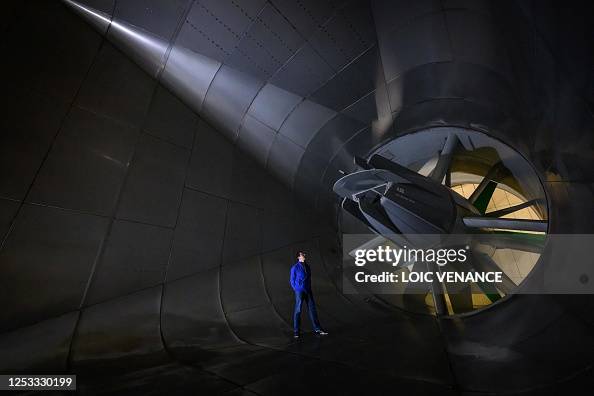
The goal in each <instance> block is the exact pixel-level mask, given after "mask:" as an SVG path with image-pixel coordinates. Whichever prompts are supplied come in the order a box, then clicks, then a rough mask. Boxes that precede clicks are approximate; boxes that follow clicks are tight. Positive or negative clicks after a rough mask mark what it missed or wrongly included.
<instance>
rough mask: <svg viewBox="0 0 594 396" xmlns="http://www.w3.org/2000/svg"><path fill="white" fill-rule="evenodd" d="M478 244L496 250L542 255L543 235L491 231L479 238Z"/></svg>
mask: <svg viewBox="0 0 594 396" xmlns="http://www.w3.org/2000/svg"><path fill="white" fill-rule="evenodd" d="M478 242H479V243H481V244H486V245H489V246H492V247H494V248H497V249H512V250H519V251H522V252H529V253H542V249H543V248H544V242H545V235H544V234H528V233H525V232H513V231H492V232H489V233H488V234H485V237H484V238H479V239H478Z"/></svg>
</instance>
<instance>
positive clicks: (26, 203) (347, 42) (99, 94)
mask: <svg viewBox="0 0 594 396" xmlns="http://www.w3.org/2000/svg"><path fill="white" fill-rule="evenodd" d="M65 3H66V6H67V7H68V8H70V9H73V10H74V11H75V12H74V13H69V12H68V11H67V10H66V7H63V6H62V5H60V4H57V2H40V1H38V2H35V1H33V2H28V3H26V4H25V5H19V12H18V13H17V14H15V15H26V16H27V19H26V20H27V23H25V22H24V21H25V19H22V17H20V18H21V19H18V18H15V20H14V21H9V22H8V24H7V25H6V34H5V37H6V40H4V41H5V42H3V44H2V45H3V47H2V48H3V50H4V51H5V52H6V53H10V54H14V56H11V57H7V58H8V59H7V61H6V63H5V64H3V65H2V66H1V68H2V70H3V72H5V73H4V74H5V75H7V76H11V78H9V80H10V81H8V82H7V91H6V92H7V95H6V97H8V98H10V100H6V101H4V102H3V109H5V114H6V116H4V117H2V120H1V121H0V122H1V123H2V129H3V133H2V135H1V137H0V139H2V140H1V144H0V154H1V156H0V162H1V165H2V166H1V167H0V196H1V198H2V200H1V201H0V203H1V205H0V213H1V217H0V219H1V220H2V223H0V224H2V227H3V228H2V231H5V230H6V231H7V230H10V231H9V232H8V234H7V236H6V239H5V241H3V242H2V247H1V249H0V264H1V267H2V277H1V278H0V279H1V280H0V282H1V283H2V290H4V293H5V294H6V298H5V299H3V302H4V304H3V312H4V316H3V320H2V322H1V326H0V327H1V331H2V333H1V334H0V345H2V349H1V351H0V354H1V355H0V356H1V357H2V358H1V359H0V361H2V362H6V361H10V359H9V358H8V357H11V356H14V355H15V354H19V353H20V354H21V357H23V356H25V355H27V356H30V359H29V360H16V361H15V364H14V365H13V366H12V367H9V368H11V369H14V368H16V369H22V370H35V369H36V368H39V367H42V368H43V369H55V370H63V369H66V370H71V371H75V372H79V373H81V376H82V375H83V374H84V373H87V374H88V372H91V371H90V370H93V369H94V368H97V367H101V368H103V369H105V372H106V373H108V374H105V376H104V381H101V382H100V383H96V382H93V379H92V378H90V377H87V381H88V382H86V383H87V384H88V385H87V386H86V387H85V388H83V389H84V392H85V393H93V392H94V389H95V388H94V387H95V386H98V385H100V386H101V387H102V388H103V389H106V390H107V391H113V392H117V391H121V390H122V389H121V388H118V386H119V385H118V384H121V383H122V381H124V382H126V383H127V384H129V385H128V386H129V388H130V389H133V390H138V391H140V392H143V391H148V390H149V389H150V390H155V389H158V390H162V391H165V390H166V389H179V390H180V391H181V392H183V391H185V392H186V393H187V392H189V391H193V390H196V389H200V390H205V391H206V392H207V393H208V391H211V392H212V393H215V392H223V391H229V390H232V389H235V392H237V393H239V394H241V393H242V392H255V393H257V394H278V393H279V392H283V391H286V383H287V381H290V379H292V378H294V377H295V376H299V377H300V378H301V379H302V381H301V382H300V385H301V387H296V388H295V389H294V391H295V392H300V391H310V392H313V391H312V390H311V389H312V388H313V387H314V386H318V387H317V388H316V389H317V390H318V391H320V392H322V393H325V394H330V393H331V392H332V391H339V392H341V393H342V394H349V393H350V394H361V393H367V394H373V393H382V394H385V393H386V392H387V391H394V389H398V390H402V391H403V392H409V393H413V392H415V393H425V394H430V393H435V394H450V393H451V394H461V393H462V394H473V393H476V392H488V391H490V390H494V391H496V392H525V393H527V394H530V393H531V392H532V393H533V394H541V393H542V392H549V393H553V394H554V393H555V392H557V393H560V392H561V391H563V390H566V391H568V392H569V393H571V392H573V393H575V394H578V393H577V391H579V390H580V389H581V388H580V387H581V386H584V385H587V384H589V383H590V385H591V381H592V371H591V366H592V358H593V356H592V353H591V351H592V341H593V340H592V335H591V334H592V332H591V330H592V321H591V315H590V314H589V313H590V312H591V309H592V303H591V299H589V297H580V300H576V299H575V298H571V296H569V297H568V298H562V297H558V298H545V297H539V296H534V297H529V298H528V297H525V298H514V299H511V300H509V301H506V302H504V303H501V304H498V305H496V306H494V307H492V309H489V310H486V311H484V312H481V313H478V314H476V315H475V316H470V317H465V318H458V319H455V320H450V319H444V320H440V321H439V322H438V321H436V319H435V318H433V317H429V316H424V315H416V314H415V315H413V314H408V313H406V312H402V311H399V310H396V309H394V308H393V307H390V306H389V305H387V304H385V303H384V302H382V301H380V300H378V299H376V298H374V297H373V296H370V297H361V296H345V295H342V293H340V289H339V287H338V286H337V281H338V280H339V276H340V275H339V268H340V257H339V256H338V254H337V252H338V251H339V249H338V248H337V245H336V240H335V238H336V235H335V230H334V229H333V228H332V227H333V226H335V223H332V224H331V225H328V224H327V223H326V219H327V218H331V219H332V222H334V220H335V219H336V215H337V213H336V203H337V202H336V197H335V195H333V194H332V193H331V190H330V189H331V186H332V184H333V183H334V181H335V180H337V179H338V178H339V177H341V173H340V171H347V172H348V171H351V170H353V168H354V165H353V164H352V157H353V155H361V156H365V155H367V154H368V153H369V152H370V151H371V150H372V149H373V148H374V147H376V146H377V145H379V144H381V143H383V142H386V141H388V140H390V139H391V138H392V137H394V136H396V135H401V134H404V133H407V132H409V131H412V130H415V129H420V128H427V127H430V126H450V125H451V126H463V127H470V128H476V129H480V130H485V131H486V132H488V133H489V134H491V135H493V136H495V137H497V138H499V139H501V140H503V141H504V142H506V143H507V144H509V145H511V146H513V147H514V148H516V149H517V150H518V151H520V152H521V153H522V154H523V155H524V156H525V157H526V158H527V159H528V160H529V161H531V162H532V163H533V164H534V165H535V167H536V170H537V172H538V174H539V176H540V177H541V178H542V179H543V180H546V184H545V186H546V189H547V192H548V194H549V197H548V198H549V200H550V202H549V206H550V208H551V213H550V227H551V231H552V232H567V233H571V232H578V231H579V232H591V230H592V227H591V225H592V224H593V223H592V221H591V219H592V217H593V215H594V210H593V208H592V205H591V202H593V200H592V194H593V189H592V182H593V177H594V176H593V172H592V166H591V158H592V155H591V154H592V149H591V147H592V134H591V131H592V126H593V124H594V122H593V119H592V98H591V95H590V92H591V90H589V89H588V88H587V87H589V86H590V85H588V84H591V76H590V73H589V70H591V66H592V63H591V59H590V58H587V57H586V56H585V55H584V53H589V52H591V51H590V49H591V44H588V43H587V42H584V37H589V35H588V34H587V33H588V32H589V33H591V25H587V24H585V23H584V18H580V15H582V14H584V12H583V11H584V10H583V9H582V8H581V6H578V5H577V4H573V3H571V2H570V3H571V4H569V3H568V4H567V5H568V7H563V11H562V12H560V13H559V14H558V18H559V19H555V18H552V15H556V14H555V12H554V7H551V6H548V5H544V6H542V7H541V6H539V5H537V4H532V3H528V2H521V1H520V2H509V3H506V4H505V6H500V7H494V6H493V5H494V4H493V3H492V2H486V1H472V2H471V1H443V2H437V1H414V2H410V1H379V0H378V1H372V2H366V1H351V2H329V1H301V2H295V1H289V0H287V1H284V0H282V1H281V0H272V1H269V2H266V1H214V0H212V1H194V2H185V1H181V2H168V1H167V2H165V1H152V2H149V3H145V2H143V5H146V7H141V6H136V4H140V2H135V1H134V2H132V1H131V2H126V1H124V0H121V1H117V2H112V1H80V2H72V1H70V2H68V1H67V2H65ZM564 5H565V4H564ZM580 11H581V12H580ZM370 12H371V13H372V15H373V19H371V18H370V17H369V13H370ZM50 15H51V16H54V18H50V17H49V16H50ZM76 15H78V16H82V18H83V19H84V20H86V21H88V22H90V24H91V26H92V27H93V28H95V29H97V31H98V32H99V34H97V33H94V32H93V30H92V29H91V28H89V27H87V26H85V25H84V24H83V23H82V22H81V21H80V20H79V18H78V17H77V16H76ZM112 15H113V16H114V17H113V19H112ZM54 21H56V22H54ZM568 26H576V31H577V32H580V33H579V34H577V33H575V31H573V30H571V29H568ZM65 27H68V28H67V29H66V28H65ZM502 27H504V28H502ZM102 35H105V36H106V37H105V38H103V36H102ZM590 36H591V35H590ZM106 40H108V41H106ZM573 44H575V45H573ZM589 45H590V46H589ZM116 47H117V48H119V50H118V49H117V48H116ZM25 49H26V50H25ZM122 51H123V52H122ZM127 57H130V58H131V59H132V60H133V61H134V62H136V63H137V64H138V65H139V66H140V67H138V66H137V65H135V64H134V63H133V61H131V60H129V59H127ZM577 58H579V59H585V60H584V62H567V59H577ZM275 59H276V61H275ZM589 59H590V60H589ZM436 62H438V63H436ZM588 62H590V63H588ZM568 63H569V64H568ZM39 65H44V67H40V66H39ZM154 78H156V80H157V81H155V79H154ZM175 97H177V99H179V100H177V99H176V98H175ZM182 102H183V103H182ZM193 112H195V113H196V114H197V116H195V115H194V114H192V113H193ZM198 117H202V118H203V119H200V120H198V121H196V119H197V118H198ZM204 120H207V121H204ZM207 122H208V123H210V125H208V124H207ZM133 137H134V139H132V138H133ZM136 138H137V139H136ZM131 146H132V147H131ZM237 148H239V149H240V150H241V151H240V150H238V149H237ZM576 148H577V150H576ZM83 153H93V154H92V155H83ZM250 156H251V157H253V159H250V158H249V157H250ZM114 160H117V161H118V162H119V163H120V165H117V166H116V164H115V162H114ZM258 163H259V164H261V165H264V166H265V167H266V168H267V171H268V172H266V171H265V170H264V169H260V168H261V167H260V166H258ZM112 164H113V165H112ZM112 167H115V168H113V169H112ZM270 173H272V175H274V176H276V177H277V179H278V180H280V181H281V182H282V183H283V184H285V185H288V186H290V187H291V188H293V189H292V190H289V189H287V188H285V187H283V186H282V185H281V183H279V182H277V181H276V180H273V179H272V177H271V175H270ZM85 175H86V176H87V177H86V178H85ZM91 179H94V181H95V183H90V182H89V181H90V180H91ZM298 197H304V198H305V199H306V201H308V202H310V203H312V204H313V205H315V206H317V210H318V212H313V211H312V210H311V207H306V206H304V205H303V204H302V203H301V202H300V199H299V198H298ZM5 198H8V199H5ZM319 213H321V215H320V214H319ZM5 219H6V220H5ZM126 230H127V231H126ZM304 247H305V249H307V250H308V251H310V252H311V254H312V264H314V279H315V280H316V282H315V283H314V292H315V293H316V296H317V297H318V303H319V307H320V316H321V318H322V320H323V321H324V324H325V326H327V327H328V329H329V330H330V331H331V332H332V335H331V338H327V339H317V338H314V337H309V336H306V337H304V339H303V340H302V341H301V342H300V343H293V342H291V339H290V335H291V330H290V315H291V305H292V301H291V300H292V295H291V291H290V289H289V286H288V284H287V279H286V276H287V270H288V266H289V265H290V264H291V262H292V259H293V255H294V251H295V250H298V249H304ZM33 291H34V292H33ZM83 300H86V301H87V304H89V305H88V306H87V305H85V304H84V301H83ZM79 313H80V318H78V315H79ZM305 322H306V321H305ZM42 335H43V337H42ZM39 344H43V345H44V346H45V351H44V353H43V354H33V353H31V350H32V348H34V347H35V346H36V345H39ZM68 350H70V352H67V351H68ZM197 366H199V367H200V368H197ZM4 368H5V367H4V366H3V367H2V369H3V370H4ZM7 369H8V368H7ZM87 370H89V371H87ZM203 370H205V371H203ZM130 371H132V372H130ZM207 372H208V373H207ZM81 378H82V377H81ZM171 378H176V379H180V381H181V380H185V381H186V382H185V384H186V385H185V388H184V387H183V386H182V387H181V388H179V386H181V385H179V382H180V381H171ZM149 380H150V381H149ZM147 381H149V385H147ZM172 382H177V385H175V384H173V383H172ZM181 382H183V381H181ZM151 383H152V384H160V385H155V386H154V388H152V387H151ZM370 383H373V384H374V385H373V386H371V385H368V384H370ZM166 385H169V387H167V386H166ZM175 386H177V387H178V388H176V387H175ZM537 387H540V388H538V389H535V388H537Z"/></svg>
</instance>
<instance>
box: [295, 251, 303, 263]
mask: <svg viewBox="0 0 594 396" xmlns="http://www.w3.org/2000/svg"><path fill="white" fill-rule="evenodd" d="M297 259H298V260H299V262H300V263H303V262H304V261H305V254H303V253H302V254H300V255H299V256H297Z"/></svg>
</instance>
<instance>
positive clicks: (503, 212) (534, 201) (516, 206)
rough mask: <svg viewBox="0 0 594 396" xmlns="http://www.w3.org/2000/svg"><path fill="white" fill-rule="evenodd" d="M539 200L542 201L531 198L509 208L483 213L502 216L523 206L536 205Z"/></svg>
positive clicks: (490, 215)
mask: <svg viewBox="0 0 594 396" xmlns="http://www.w3.org/2000/svg"><path fill="white" fill-rule="evenodd" d="M540 202H542V200H541V199H531V200H530V201H526V202H523V203H521V204H519V205H514V206H510V207H509V208H505V209H500V210H495V211H493V212H487V213H485V216H489V217H502V216H505V215H508V214H510V213H514V212H517V211H518V210H522V209H524V208H529V207H530V206H533V205H537V204H538V203H540Z"/></svg>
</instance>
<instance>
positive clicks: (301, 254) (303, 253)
mask: <svg viewBox="0 0 594 396" xmlns="http://www.w3.org/2000/svg"><path fill="white" fill-rule="evenodd" d="M299 256H303V257H305V252H303V251H301V250H300V251H298V252H297V255H296V256H295V257H299Z"/></svg>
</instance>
